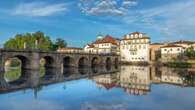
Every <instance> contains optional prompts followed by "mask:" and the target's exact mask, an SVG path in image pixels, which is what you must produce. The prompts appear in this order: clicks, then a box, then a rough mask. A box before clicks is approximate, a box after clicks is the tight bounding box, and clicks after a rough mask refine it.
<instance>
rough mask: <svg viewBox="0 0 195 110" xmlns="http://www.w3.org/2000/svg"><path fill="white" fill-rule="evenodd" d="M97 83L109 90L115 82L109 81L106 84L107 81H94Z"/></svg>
mask: <svg viewBox="0 0 195 110" xmlns="http://www.w3.org/2000/svg"><path fill="white" fill-rule="evenodd" d="M96 83H97V84H101V85H102V86H103V87H104V88H106V89H107V90H109V89H112V88H113V87H115V86H116V84H115V83H110V84H108V83H100V82H96Z"/></svg>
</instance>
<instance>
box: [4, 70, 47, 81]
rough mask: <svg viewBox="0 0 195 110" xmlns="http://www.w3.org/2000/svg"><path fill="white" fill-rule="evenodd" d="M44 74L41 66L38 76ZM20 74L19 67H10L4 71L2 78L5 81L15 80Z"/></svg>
mask: <svg viewBox="0 0 195 110" xmlns="http://www.w3.org/2000/svg"><path fill="white" fill-rule="evenodd" d="M44 75H45V68H44V67H41V68H40V72H39V77H40V78H41V77H43V76H44ZM20 76H21V68H20V67H10V68H9V69H8V70H7V71H5V74H4V78H5V79H6V81H8V82H10V81H15V80H17V79H19V78H20Z"/></svg>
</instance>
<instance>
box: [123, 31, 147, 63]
mask: <svg viewBox="0 0 195 110" xmlns="http://www.w3.org/2000/svg"><path fill="white" fill-rule="evenodd" d="M149 44H150V38H149V37H148V36H147V35H146V34H144V33H140V32H133V33H130V34H127V35H125V36H124V38H123V39H122V40H121V42H120V55H121V61H123V62H149Z"/></svg>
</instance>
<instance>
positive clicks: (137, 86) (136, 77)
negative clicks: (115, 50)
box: [118, 66, 151, 95]
mask: <svg viewBox="0 0 195 110" xmlns="http://www.w3.org/2000/svg"><path fill="white" fill-rule="evenodd" d="M150 83H151V79H150V69H149V67H147V66H123V67H121V72H120V75H119V82H118V84H119V86H120V87H122V88H125V91H126V92H128V93H130V94H136V95H143V94H146V93H147V92H148V91H150Z"/></svg>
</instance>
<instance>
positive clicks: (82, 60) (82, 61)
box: [78, 57, 89, 68]
mask: <svg viewBox="0 0 195 110" xmlns="http://www.w3.org/2000/svg"><path fill="white" fill-rule="evenodd" d="M88 66H89V59H88V58H86V57H81V58H80V59H79V61H78V67H79V68H83V67H88Z"/></svg>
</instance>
